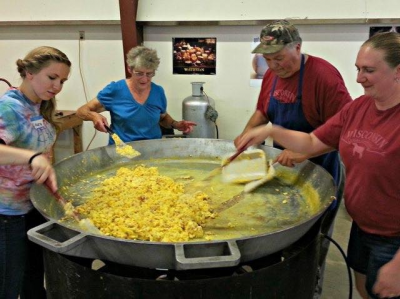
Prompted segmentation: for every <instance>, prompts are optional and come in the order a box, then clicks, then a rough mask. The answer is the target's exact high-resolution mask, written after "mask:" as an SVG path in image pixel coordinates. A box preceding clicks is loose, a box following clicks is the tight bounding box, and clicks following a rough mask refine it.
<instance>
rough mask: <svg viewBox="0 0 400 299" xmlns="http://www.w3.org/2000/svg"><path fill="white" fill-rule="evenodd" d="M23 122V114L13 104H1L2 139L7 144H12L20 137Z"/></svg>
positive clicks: (0, 128) (0, 136)
mask: <svg viewBox="0 0 400 299" xmlns="http://www.w3.org/2000/svg"><path fill="white" fill-rule="evenodd" d="M21 123H23V122H22V120H21V116H20V115H19V114H18V113H16V112H15V110H14V109H13V108H12V106H11V105H8V104H3V105H0V139H2V140H3V141H4V142H5V144H10V143H12V142H13V141H14V140H17V139H18V137H19V135H20V134H21V132H22V129H21V127H20V124H21Z"/></svg>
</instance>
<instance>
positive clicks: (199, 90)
mask: <svg viewBox="0 0 400 299" xmlns="http://www.w3.org/2000/svg"><path fill="white" fill-rule="evenodd" d="M203 83H204V82H192V95H191V96H189V97H186V98H185V99H184V100H183V102H182V118H183V119H184V120H190V121H194V122H196V124H197V126H195V127H194V129H193V131H192V132H191V133H190V134H187V135H186V137H188V138H216V137H217V131H216V128H215V124H214V123H213V122H212V121H211V120H209V119H207V118H206V111H207V107H208V106H211V107H213V108H215V101H214V100H213V99H212V98H211V97H209V96H207V95H205V94H204V93H203Z"/></svg>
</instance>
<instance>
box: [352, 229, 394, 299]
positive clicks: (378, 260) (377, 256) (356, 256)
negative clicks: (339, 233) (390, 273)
mask: <svg viewBox="0 0 400 299" xmlns="http://www.w3.org/2000/svg"><path fill="white" fill-rule="evenodd" d="M399 249H400V237H384V236H379V235H372V234H368V233H366V232H364V231H362V230H361V229H360V228H359V227H358V226H357V224H355V223H354V222H353V225H352V227H351V232H350V241H349V245H348V249H347V258H348V261H349V264H350V267H351V268H352V269H354V270H355V271H357V272H359V273H361V274H364V275H366V276H367V282H366V289H367V292H368V294H369V296H370V297H371V298H374V299H379V297H378V296H376V295H375V294H374V293H373V292H372V288H373V286H374V284H375V281H376V277H377V274H378V270H379V269H380V268H381V267H382V266H383V265H385V264H386V263H388V262H389V261H390V260H391V259H392V258H393V257H394V255H395V254H396V252H397V251H398V250H399ZM396 298H400V297H396Z"/></svg>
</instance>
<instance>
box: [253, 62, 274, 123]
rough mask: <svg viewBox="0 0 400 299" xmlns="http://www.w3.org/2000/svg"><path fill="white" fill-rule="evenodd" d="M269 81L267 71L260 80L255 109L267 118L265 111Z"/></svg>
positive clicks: (268, 95) (269, 73) (269, 77)
mask: <svg viewBox="0 0 400 299" xmlns="http://www.w3.org/2000/svg"><path fill="white" fill-rule="evenodd" d="M270 80H271V71H270V70H268V71H267V72H266V73H265V75H264V77H263V80H262V84H261V90H260V94H259V95H258V101H257V107H256V109H257V110H258V111H260V112H261V113H262V114H263V115H264V116H265V117H267V109H268V105H269V97H270V89H269V82H270Z"/></svg>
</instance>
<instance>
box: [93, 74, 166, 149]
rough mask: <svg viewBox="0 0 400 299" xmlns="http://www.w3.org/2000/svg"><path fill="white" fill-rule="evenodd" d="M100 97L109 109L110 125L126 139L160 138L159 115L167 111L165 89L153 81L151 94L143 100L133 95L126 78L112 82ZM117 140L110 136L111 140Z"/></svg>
mask: <svg viewBox="0 0 400 299" xmlns="http://www.w3.org/2000/svg"><path fill="white" fill-rule="evenodd" d="M97 99H98V100H99V101H100V103H101V104H102V105H103V106H104V108H105V109H106V110H107V111H109V112H110V115H111V129H112V130H113V131H114V132H115V133H117V135H118V136H119V137H120V138H121V139H122V140H123V141H125V142H128V141H134V140H144V139H158V138H161V129H160V125H159V122H160V116H161V114H164V113H166V111H167V98H166V97H165V92H164V89H163V88H162V87H161V86H159V85H157V84H155V83H151V90H150V94H149V97H148V98H147V100H146V102H144V103H143V104H140V103H138V102H137V101H136V100H135V99H134V98H133V96H132V93H131V92H130V90H129V88H128V85H127V83H126V81H125V80H120V81H117V82H114V81H113V82H111V83H110V84H108V85H107V86H106V87H105V88H104V89H103V90H101V91H100V92H99V93H98V95H97ZM113 143H114V141H113V140H112V139H111V138H110V141H109V144H113Z"/></svg>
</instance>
